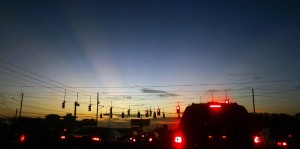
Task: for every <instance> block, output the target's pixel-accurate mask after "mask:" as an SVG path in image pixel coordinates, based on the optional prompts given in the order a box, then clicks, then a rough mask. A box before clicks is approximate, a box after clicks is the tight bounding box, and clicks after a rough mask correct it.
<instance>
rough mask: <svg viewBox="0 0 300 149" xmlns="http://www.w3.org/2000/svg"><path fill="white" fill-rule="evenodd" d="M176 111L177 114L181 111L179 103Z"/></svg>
mask: <svg viewBox="0 0 300 149" xmlns="http://www.w3.org/2000/svg"><path fill="white" fill-rule="evenodd" d="M176 113H177V114H179V113H180V107H179V105H178V106H177V107H176Z"/></svg>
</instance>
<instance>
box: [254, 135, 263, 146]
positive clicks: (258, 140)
mask: <svg viewBox="0 0 300 149" xmlns="http://www.w3.org/2000/svg"><path fill="white" fill-rule="evenodd" d="M253 141H254V143H255V144H258V143H260V142H261V140H260V137H259V136H254V137H253Z"/></svg>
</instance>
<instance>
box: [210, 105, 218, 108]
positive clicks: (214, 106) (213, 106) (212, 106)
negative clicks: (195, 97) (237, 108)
mask: <svg viewBox="0 0 300 149" xmlns="http://www.w3.org/2000/svg"><path fill="white" fill-rule="evenodd" d="M209 107H211V108H221V105H209Z"/></svg>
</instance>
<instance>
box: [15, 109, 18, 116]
mask: <svg viewBox="0 0 300 149" xmlns="http://www.w3.org/2000/svg"><path fill="white" fill-rule="evenodd" d="M15 118H16V119H17V118H18V108H17V109H16V116H15Z"/></svg>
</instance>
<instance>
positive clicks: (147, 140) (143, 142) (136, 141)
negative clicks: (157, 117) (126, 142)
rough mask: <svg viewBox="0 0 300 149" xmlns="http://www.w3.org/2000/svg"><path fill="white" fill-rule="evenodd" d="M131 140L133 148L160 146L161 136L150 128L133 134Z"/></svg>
mask: <svg viewBox="0 0 300 149" xmlns="http://www.w3.org/2000/svg"><path fill="white" fill-rule="evenodd" d="M130 142H131V148H160V145H161V138H160V136H159V135H158V133H157V132H155V131H153V130H150V131H147V132H140V133H139V134H137V135H135V136H132V137H131V138H130Z"/></svg>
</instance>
